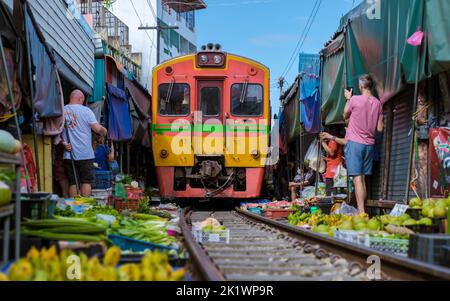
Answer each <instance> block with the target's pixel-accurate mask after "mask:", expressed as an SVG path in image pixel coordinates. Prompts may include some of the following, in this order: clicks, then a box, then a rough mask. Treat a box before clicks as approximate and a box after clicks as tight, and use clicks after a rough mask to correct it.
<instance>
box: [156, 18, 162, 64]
mask: <svg viewBox="0 0 450 301" xmlns="http://www.w3.org/2000/svg"><path fill="white" fill-rule="evenodd" d="M158 23H159V22H158ZM160 62H161V28H160V27H159V24H158V26H157V29H156V65H159V63H160Z"/></svg>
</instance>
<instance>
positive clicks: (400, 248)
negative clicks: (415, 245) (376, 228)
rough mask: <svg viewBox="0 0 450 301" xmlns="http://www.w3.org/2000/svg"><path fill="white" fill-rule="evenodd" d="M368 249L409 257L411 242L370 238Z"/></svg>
mask: <svg viewBox="0 0 450 301" xmlns="http://www.w3.org/2000/svg"><path fill="white" fill-rule="evenodd" d="M368 247H369V248H371V249H374V250H377V251H381V252H387V253H393V254H395V255H399V256H408V248H409V240H408V239H394V238H385V237H382V238H381V237H374V236H369V245H368Z"/></svg>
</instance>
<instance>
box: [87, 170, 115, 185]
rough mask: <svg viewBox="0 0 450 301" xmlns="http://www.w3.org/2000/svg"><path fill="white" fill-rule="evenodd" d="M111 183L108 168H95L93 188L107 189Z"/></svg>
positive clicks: (111, 179)
mask: <svg viewBox="0 0 450 301" xmlns="http://www.w3.org/2000/svg"><path fill="white" fill-rule="evenodd" d="M112 184H113V174H112V172H111V171H110V170H96V171H95V175H94V183H93V184H92V188H93V189H108V188H111V187H112Z"/></svg>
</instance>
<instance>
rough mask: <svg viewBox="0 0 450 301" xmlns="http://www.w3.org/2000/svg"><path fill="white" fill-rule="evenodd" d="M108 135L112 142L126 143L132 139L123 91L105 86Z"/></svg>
mask: <svg viewBox="0 0 450 301" xmlns="http://www.w3.org/2000/svg"><path fill="white" fill-rule="evenodd" d="M107 93H108V135H109V138H110V139H111V140H112V141H116V142H121V141H128V140H130V139H131V138H132V134H133V133H132V130H131V116H130V112H129V107H128V101H127V97H126V94H125V91H123V90H122V89H119V88H116V87H114V86H112V85H110V84H107Z"/></svg>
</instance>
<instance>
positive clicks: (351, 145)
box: [344, 75, 384, 213]
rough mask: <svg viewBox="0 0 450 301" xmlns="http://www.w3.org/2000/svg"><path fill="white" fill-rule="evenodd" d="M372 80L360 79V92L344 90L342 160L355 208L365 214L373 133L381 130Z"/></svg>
mask: <svg viewBox="0 0 450 301" xmlns="http://www.w3.org/2000/svg"><path fill="white" fill-rule="evenodd" d="M373 87H374V81H373V79H372V77H371V76H370V75H363V76H361V77H360V78H359V89H360V91H361V92H362V95H358V96H352V94H353V90H350V91H349V90H345V98H346V99H347V104H346V106H345V109H344V118H345V119H346V120H348V127H347V134H346V136H345V140H346V141H347V144H346V145H345V149H344V152H345V160H346V165H347V172H348V175H349V176H351V177H353V184H354V186H355V195H356V201H357V203H358V211H359V212H360V213H364V212H365V209H364V203H365V200H366V198H367V187H366V176H370V175H372V165H373V154H374V145H375V134H376V133H377V131H378V132H383V128H384V122H383V106H382V104H381V102H380V101H379V100H378V99H377V98H376V97H375V96H373V94H372V89H373Z"/></svg>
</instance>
